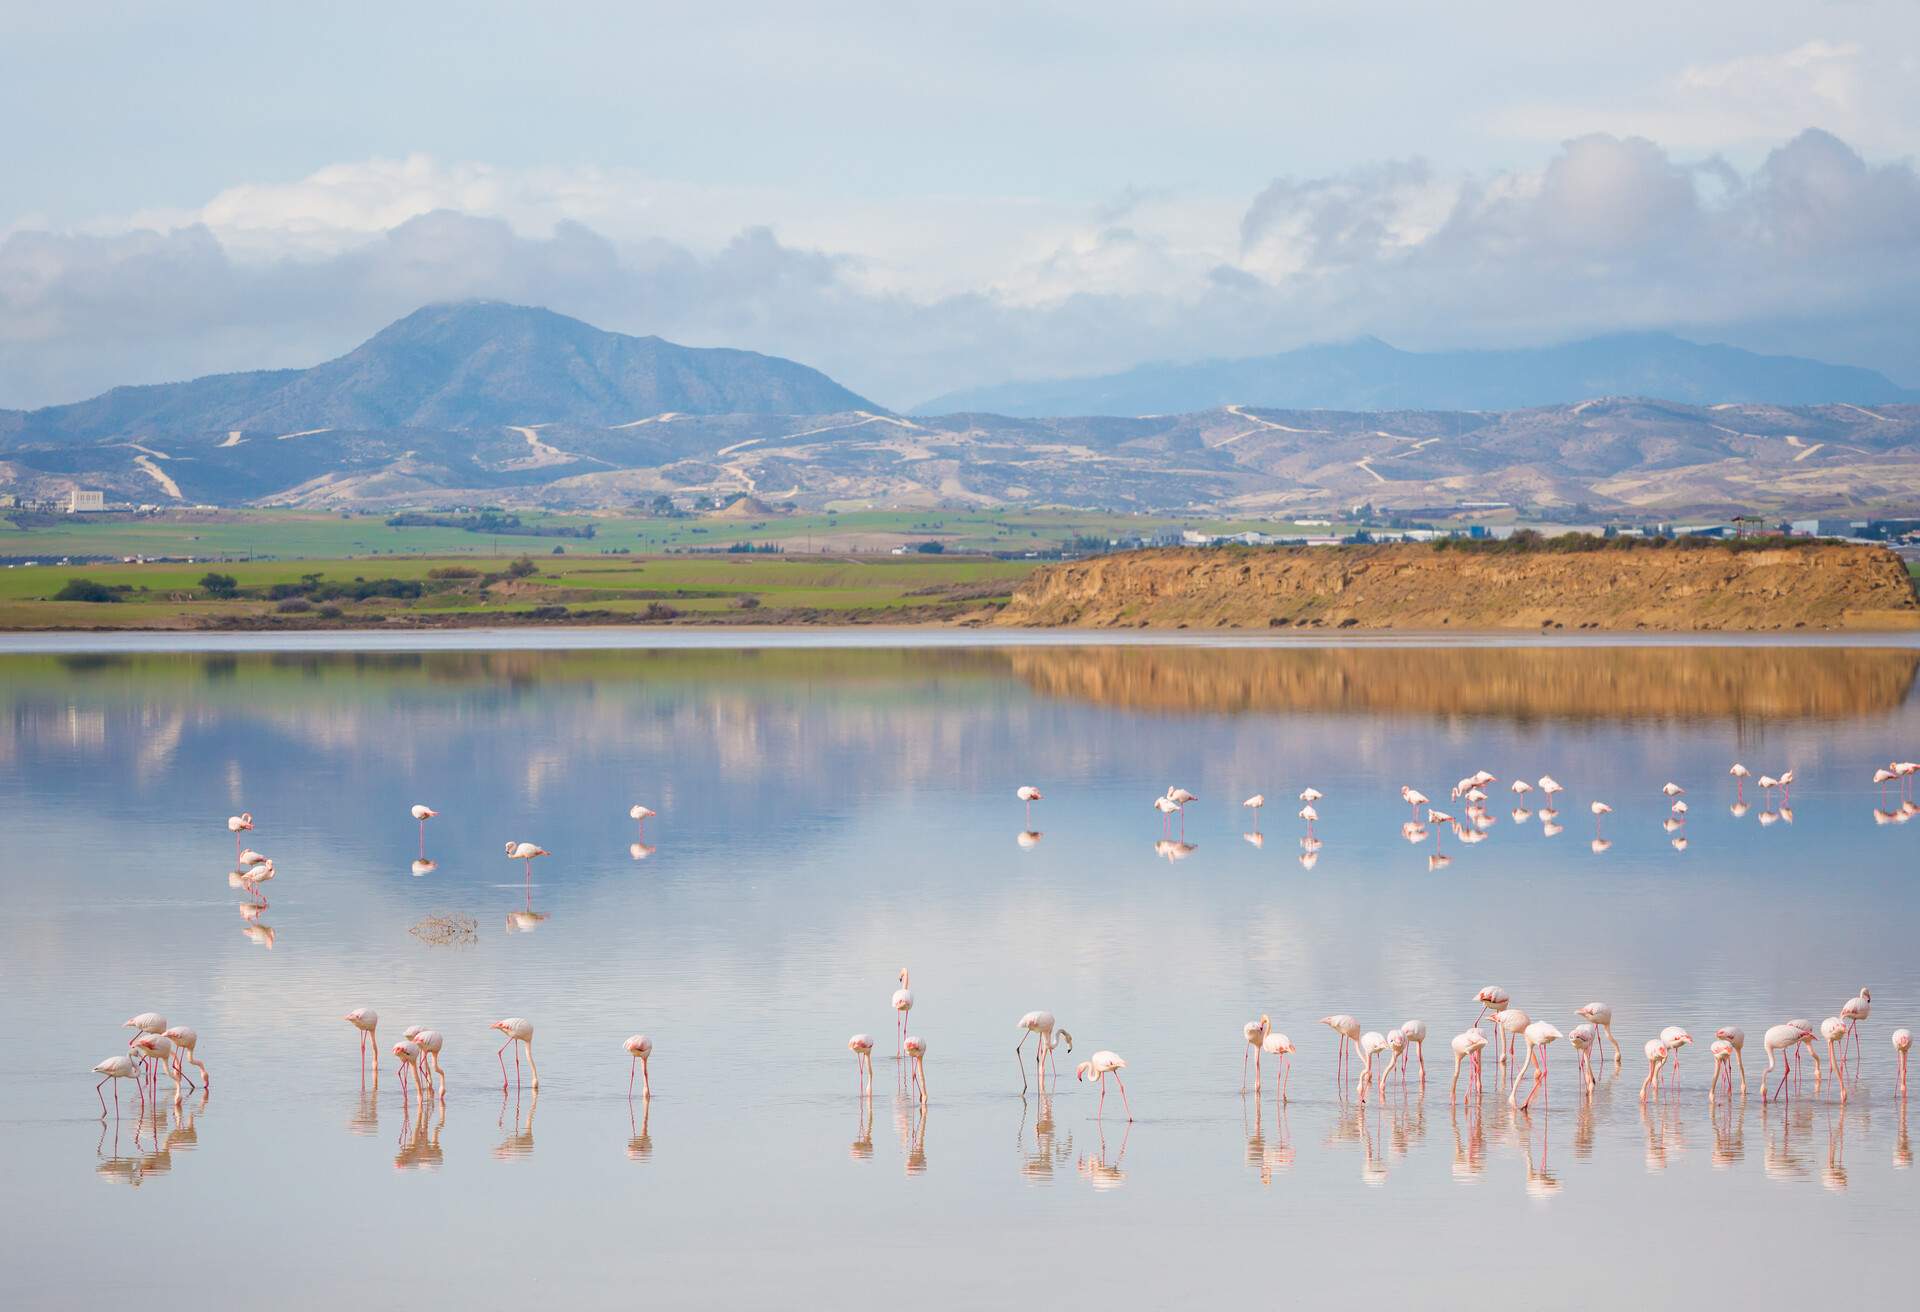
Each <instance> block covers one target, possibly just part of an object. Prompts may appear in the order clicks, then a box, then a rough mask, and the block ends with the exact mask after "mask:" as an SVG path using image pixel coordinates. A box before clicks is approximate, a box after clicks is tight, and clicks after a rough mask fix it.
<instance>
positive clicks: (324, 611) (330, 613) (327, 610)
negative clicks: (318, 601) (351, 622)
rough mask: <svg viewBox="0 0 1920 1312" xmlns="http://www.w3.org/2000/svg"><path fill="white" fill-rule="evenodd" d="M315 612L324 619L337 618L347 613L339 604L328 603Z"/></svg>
mask: <svg viewBox="0 0 1920 1312" xmlns="http://www.w3.org/2000/svg"><path fill="white" fill-rule="evenodd" d="M314 614H316V615H318V616H319V617H320V618H321V619H323V620H337V619H339V618H340V617H341V616H342V615H344V614H346V612H345V611H343V610H341V609H340V608H339V607H338V606H332V605H328V606H322V607H321V608H320V609H319V610H317V611H315V612H314Z"/></svg>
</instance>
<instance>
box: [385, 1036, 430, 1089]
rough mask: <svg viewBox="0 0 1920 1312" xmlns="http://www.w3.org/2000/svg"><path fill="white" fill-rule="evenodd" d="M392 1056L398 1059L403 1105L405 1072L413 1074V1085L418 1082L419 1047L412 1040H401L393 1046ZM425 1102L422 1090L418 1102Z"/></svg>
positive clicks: (405, 1082)
mask: <svg viewBox="0 0 1920 1312" xmlns="http://www.w3.org/2000/svg"><path fill="white" fill-rule="evenodd" d="M393 1055H394V1056H395V1057H398V1058H399V1059H400V1100H401V1102H403V1103H404V1102H406V1100H407V1072H408V1071H409V1070H411V1071H412V1072H413V1082H414V1083H415V1084H418V1083H419V1082H420V1062H421V1052H420V1045H419V1044H417V1043H415V1042H414V1041H413V1040H412V1039H401V1040H400V1041H399V1042H398V1043H396V1044H394V1045H393ZM426 1100H427V1094H426V1090H424V1089H423V1090H421V1092H420V1101H421V1102H425V1101H426Z"/></svg>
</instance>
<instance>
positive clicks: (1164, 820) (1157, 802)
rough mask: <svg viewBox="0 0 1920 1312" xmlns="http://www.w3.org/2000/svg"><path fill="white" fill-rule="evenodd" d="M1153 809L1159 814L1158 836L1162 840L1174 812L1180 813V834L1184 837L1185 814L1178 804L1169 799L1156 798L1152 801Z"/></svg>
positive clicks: (1185, 827)
mask: <svg viewBox="0 0 1920 1312" xmlns="http://www.w3.org/2000/svg"><path fill="white" fill-rule="evenodd" d="M1153 809H1154V810H1156V811H1158V812H1159V813H1160V836H1161V837H1162V838H1164V837H1166V834H1167V826H1168V824H1169V823H1170V822H1171V821H1172V820H1173V814H1174V812H1176V811H1178V812H1179V813H1180V832H1181V834H1182V835H1184V834H1185V833H1186V832H1187V813H1186V811H1185V810H1184V809H1183V808H1182V807H1181V805H1180V803H1178V802H1176V801H1174V800H1173V799H1172V798H1171V797H1156V798H1154V799H1153Z"/></svg>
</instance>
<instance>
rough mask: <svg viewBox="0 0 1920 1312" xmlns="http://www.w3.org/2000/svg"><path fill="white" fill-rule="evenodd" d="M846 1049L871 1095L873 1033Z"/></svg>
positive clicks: (630, 1087) (1022, 1067)
mask: <svg viewBox="0 0 1920 1312" xmlns="http://www.w3.org/2000/svg"><path fill="white" fill-rule="evenodd" d="M847 1050H848V1051H850V1052H851V1053H853V1056H854V1059H855V1061H857V1062H858V1063H859V1066H860V1096H861V1097H863V1098H871V1097H872V1096H873V1035H871V1034H856V1035H854V1036H853V1037H852V1038H850V1039H848V1040H847ZM1026 1069H1027V1068H1026V1063H1025V1062H1022V1063H1021V1064H1020V1072H1021V1074H1022V1075H1024V1074H1025V1073H1026ZM627 1094H628V1096H629V1097H631V1096H632V1094H633V1077H632V1075H628V1077H627Z"/></svg>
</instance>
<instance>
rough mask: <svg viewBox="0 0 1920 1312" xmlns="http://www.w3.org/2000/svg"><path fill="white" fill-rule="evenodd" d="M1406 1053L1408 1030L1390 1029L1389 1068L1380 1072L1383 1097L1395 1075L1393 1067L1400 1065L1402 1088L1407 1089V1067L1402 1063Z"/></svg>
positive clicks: (1388, 1036)
mask: <svg viewBox="0 0 1920 1312" xmlns="http://www.w3.org/2000/svg"><path fill="white" fill-rule="evenodd" d="M1406 1055H1407V1032H1406V1031H1405V1030H1402V1029H1397V1028H1396V1029H1390V1030H1388V1031H1387V1068H1386V1069H1385V1070H1383V1071H1381V1072H1380V1093H1381V1096H1382V1097H1385V1096H1386V1092H1387V1081H1388V1079H1389V1078H1391V1076H1392V1075H1393V1068H1394V1067H1396V1066H1399V1067H1400V1088H1401V1090H1402V1091H1403V1092H1404V1091H1405V1089H1406V1087H1407V1068H1406V1067H1405V1065H1403V1064H1402V1062H1401V1058H1403V1057H1405V1056H1406Z"/></svg>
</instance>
